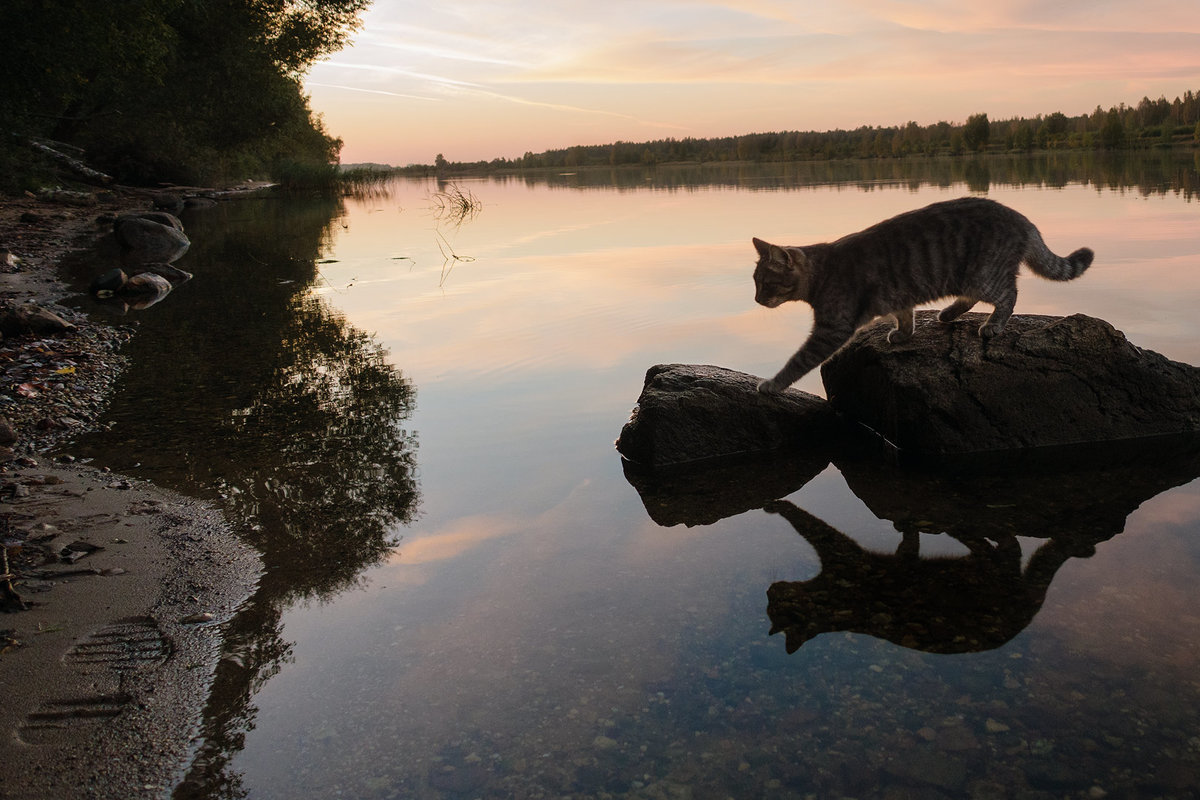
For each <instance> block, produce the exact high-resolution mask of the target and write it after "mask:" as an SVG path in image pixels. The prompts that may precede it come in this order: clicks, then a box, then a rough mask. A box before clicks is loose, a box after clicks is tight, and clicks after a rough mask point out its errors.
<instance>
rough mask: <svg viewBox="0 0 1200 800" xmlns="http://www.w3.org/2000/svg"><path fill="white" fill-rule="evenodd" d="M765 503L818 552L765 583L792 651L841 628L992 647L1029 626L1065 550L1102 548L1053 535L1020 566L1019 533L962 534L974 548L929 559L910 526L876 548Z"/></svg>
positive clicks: (908, 641) (943, 644)
mask: <svg viewBox="0 0 1200 800" xmlns="http://www.w3.org/2000/svg"><path fill="white" fill-rule="evenodd" d="M764 510H765V511H768V512H770V513H774V514H779V515H780V516H782V517H783V518H784V519H786V520H787V521H788V522H789V523H791V525H792V527H794V528H795V529H796V532H797V533H799V534H800V535H801V536H802V537H804V539H805V540H806V541H807V542H808V543H809V544H811V545H812V546H813V548H814V549H815V550H816V551H817V556H818V557H819V558H820V560H821V572H820V574H818V575H817V576H816V577H814V578H812V579H810V580H807V581H778V582H776V583H773V584H772V585H771V587H770V588H769V589H768V590H767V600H768V603H767V615H768V616H769V617H770V619H771V633H773V634H774V633H780V632H782V633H783V634H784V636H785V639H786V647H787V651H788V652H789V653H794V652H795V651H796V650H798V649H799V648H800V647H801V646H802V645H803V644H804V643H805V642H807V641H809V640H810V639H812V638H813V637H815V636H817V635H819V634H822V633H830V632H834V631H848V632H853V633H865V634H869V635H871V636H875V637H877V638H880V639H886V640H888V641H890V642H894V643H895V644H898V645H901V646H903V647H908V648H912V649H914V650H923V651H926V652H930V653H970V652H977V651H981V650H991V649H993V648H996V647H999V646H1001V645H1003V644H1004V643H1005V642H1007V641H1009V640H1010V639H1012V638H1013V637H1014V636H1016V635H1017V634H1018V633H1020V632H1021V631H1022V630H1024V628H1025V627H1026V626H1027V625H1029V623H1030V622H1031V621H1032V620H1033V617H1034V615H1036V614H1037V612H1038V610H1039V609H1041V607H1042V603H1043V601H1044V600H1045V599H1046V591H1047V590H1048V589H1049V588H1050V582H1051V581H1052V580H1053V579H1054V574H1055V573H1056V572H1057V571H1058V569H1059V567H1061V566H1062V565H1063V564H1064V563H1065V562H1066V561H1067V559H1069V558H1071V557H1073V556H1080V557H1086V556H1089V555H1091V554H1092V553H1094V552H1095V549H1094V547H1093V546H1092V545H1091V544H1088V543H1086V542H1083V541H1079V540H1077V539H1070V540H1066V541H1060V540H1056V539H1048V540H1047V541H1046V542H1044V543H1043V544H1041V545H1040V546H1039V547H1038V549H1037V550H1036V551H1035V552H1034V553H1033V555H1032V556H1031V557H1030V559H1029V562H1028V564H1027V565H1026V566H1025V567H1024V569H1022V567H1021V560H1022V558H1021V546H1020V543H1019V542H1018V541H1017V539H1016V537H1015V536H1008V537H1004V538H1002V539H1000V541H998V542H992V541H989V540H988V539H985V538H983V537H967V536H957V537H955V538H957V539H958V540H959V541H961V542H962V543H963V544H964V545H966V546H967V548H968V550H969V551H970V552H969V553H968V554H967V555H965V556H939V557H932V558H922V557H921V555H920V553H919V552H918V537H919V534H917V533H916V532H908V533H905V534H904V539H903V541H902V542H901V544H900V547H899V548H898V549H897V551H896V552H895V553H886V554H885V553H873V552H870V551H868V550H865V549H863V548H862V547H861V546H859V545H858V544H857V543H856V542H855V541H854V540H853V539H851V538H850V537H849V536H847V535H845V534H844V533H842V532H841V531H838V530H835V529H834V528H832V527H830V526H829V525H827V524H826V523H824V522H822V521H821V520H820V519H818V518H817V517H814V516H813V515H812V514H809V513H808V512H807V511H804V510H803V509H801V508H798V507H797V506H795V505H794V504H793V503H791V502H788V501H786V500H778V501H775V502H772V503H768V504H767V505H766V506H765V507H764Z"/></svg>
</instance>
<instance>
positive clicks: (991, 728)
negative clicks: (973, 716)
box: [983, 717, 1010, 733]
mask: <svg viewBox="0 0 1200 800" xmlns="http://www.w3.org/2000/svg"><path fill="white" fill-rule="evenodd" d="M983 726H984V728H986V729H987V732H988V733H1004V732H1005V731H1007V730H1010V728H1009V727H1008V726H1007V725H1005V724H1004V723H1003V722H1000V721H998V720H994V719H992V718H991V717H988V720H987V722H985V723H984V724H983Z"/></svg>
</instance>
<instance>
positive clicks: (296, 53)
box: [0, 0, 370, 189]
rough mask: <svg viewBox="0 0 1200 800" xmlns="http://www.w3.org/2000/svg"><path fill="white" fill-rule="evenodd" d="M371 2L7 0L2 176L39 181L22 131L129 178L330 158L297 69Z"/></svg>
mask: <svg viewBox="0 0 1200 800" xmlns="http://www.w3.org/2000/svg"><path fill="white" fill-rule="evenodd" d="M369 3H370V0H305V1H304V2H294V0H122V2H116V3H109V2H96V1H95V0H5V1H4V2H3V3H0V30H3V31H4V68H3V69H2V70H0V176H3V177H0V181H2V182H5V183H7V184H8V186H7V188H9V189H12V188H19V187H20V184H21V183H22V182H30V181H33V180H36V178H37V174H36V173H37V167H38V159H39V158H41V157H42V156H40V155H39V154H38V151H37V150H35V149H31V148H30V146H29V143H30V141H31V140H33V141H49V142H53V143H56V144H54V145H51V146H53V147H55V148H56V149H59V148H65V149H66V150H67V151H68V152H75V153H82V152H84V151H85V152H86V160H87V162H88V164H89V165H90V166H94V167H96V168H97V169H100V170H102V171H104V172H107V173H109V174H112V175H114V176H116V177H117V178H118V179H120V180H123V181H129V182H138V181H175V182H181V183H192V182H207V181H213V180H219V179H221V178H225V177H232V178H245V177H250V176H262V175H265V174H267V173H272V172H275V173H278V172H286V171H287V170H289V169H295V168H296V165H301V166H303V165H308V166H312V167H314V168H318V169H328V168H329V165H330V163H331V162H336V160H337V154H338V151H339V149H340V146H341V142H340V141H339V140H337V139H335V138H333V137H332V136H330V135H329V134H328V133H326V131H325V130H324V128H323V127H322V124H321V121H320V119H319V118H317V117H315V116H314V114H313V113H312V111H311V109H310V108H309V106H308V101H307V98H306V96H305V95H304V93H303V91H302V87H301V82H300V79H301V76H302V75H303V73H304V72H305V70H306V69H307V68H308V67H309V65H311V64H312V63H313V62H314V61H315V60H317V59H318V58H321V57H322V56H324V55H326V54H328V53H331V52H334V51H336V50H338V49H339V48H341V47H342V46H344V45H345V44H346V42H347V41H348V37H349V35H350V33H351V32H353V31H354V30H355V29H356V28H357V27H358V25H359V15H360V13H361V12H362V11H363V10H364V9H365V8H366V7H367V6H368V5H369ZM75 148H78V149H75Z"/></svg>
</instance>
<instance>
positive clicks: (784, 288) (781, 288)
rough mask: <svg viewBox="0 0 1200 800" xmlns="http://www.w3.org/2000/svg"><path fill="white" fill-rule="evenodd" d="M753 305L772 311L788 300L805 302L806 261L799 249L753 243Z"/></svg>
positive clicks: (761, 242) (806, 286) (755, 241)
mask: <svg viewBox="0 0 1200 800" xmlns="http://www.w3.org/2000/svg"><path fill="white" fill-rule="evenodd" d="M754 249H755V250H757V251H758V264H757V265H755V267H754V302H756V303H758V304H759V305H763V306H766V307H767V308H775V307H776V306H779V305H783V304H784V303H786V302H788V301H789V300H804V299H805V297H806V291H807V289H808V259H807V258H806V257H805V256H804V251H803V250H801V249H800V248H798V247H780V246H779V245H774V244H771V243H769V242H764V241H763V240H762V239H754Z"/></svg>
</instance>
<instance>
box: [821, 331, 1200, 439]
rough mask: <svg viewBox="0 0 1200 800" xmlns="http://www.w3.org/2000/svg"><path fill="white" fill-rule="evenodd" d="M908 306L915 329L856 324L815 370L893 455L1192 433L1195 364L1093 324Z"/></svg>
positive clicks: (841, 406) (1198, 420) (1196, 424)
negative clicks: (900, 339) (903, 338)
mask: <svg viewBox="0 0 1200 800" xmlns="http://www.w3.org/2000/svg"><path fill="white" fill-rule="evenodd" d="M984 318H985V315H983V314H967V315H964V317H963V318H962V321H959V322H954V323H951V324H948V325H947V324H942V323H939V322H937V320H936V315H935V313H934V312H919V313H918V315H917V326H916V334H915V335H914V336H913V338H912V339H910V340H909V341H907V342H904V343H902V344H890V343H888V342H887V339H886V336H887V332H888V330H889V329H890V326H888V325H876V326H873V327H871V328H868V329H866V330H863V331H860V332H859V334H858V335H857V336H856V337H855V338H854V340H853V341H852V342H850V344H848V345H846V346H845V347H844V348H842V349H841V350H840V351H838V353H836V354H835V355H834V356H833V357H832V358H831V359H829V360H828V361H826V362H825V364H824V365H823V366H822V367H821V377H822V379H823V381H824V383H825V391H826V394H827V395H828V397H829V402H830V404H831V405H832V406H833V407H834V408H835V409H836V410H837V411H838V412H840V413H842V414H844V415H845V416H847V417H848V418H850V419H853V420H855V421H857V422H859V423H861V424H863V425H865V426H866V427H868V428H870V429H871V430H873V431H875V432H876V433H878V434H879V435H881V436H882V437H883V438H885V439H886V440H887V441H888V442H890V443H892V444H893V445H894V446H895V447H897V448H899V449H900V450H901V451H902V452H909V453H915V454H922V455H932V456H943V455H950V454H956V453H972V452H981V451H998V450H1020V449H1026V448H1033V447H1046V446H1051V445H1066V444H1077V443H1083V442H1099V441H1113V440H1120V439H1136V438H1142V437H1150V436H1161V435H1164V434H1178V433H1184V432H1191V431H1197V430H1200V368H1197V367H1193V366H1191V365H1188V364H1181V363H1179V362H1175V361H1171V360H1169V359H1167V358H1166V357H1164V356H1162V355H1160V354H1158V353H1155V352H1152V351H1149V350H1143V349H1141V348H1139V347H1135V346H1134V345H1133V344H1131V343H1130V342H1129V341H1128V340H1127V339H1126V338H1125V335H1124V334H1123V333H1121V332H1120V331H1118V330H1116V329H1115V328H1114V327H1113V326H1112V325H1110V324H1109V323H1107V322H1105V321H1104V320H1100V319H1095V318H1093V317H1088V316H1084V315H1082V314H1075V315H1073V316H1069V317H1046V316H1032V315H1022V316H1014V317H1013V318H1012V319H1011V320H1010V321H1009V323H1008V326H1007V327H1006V328H1005V330H1004V332H1003V333H1001V334H1000V335H999V336H996V337H993V338H991V339H987V340H984V339H980V338H979V336H978V335H977V334H976V330H977V329H978V327H979V325H980V323H981V322H982V321H983V319H984Z"/></svg>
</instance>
